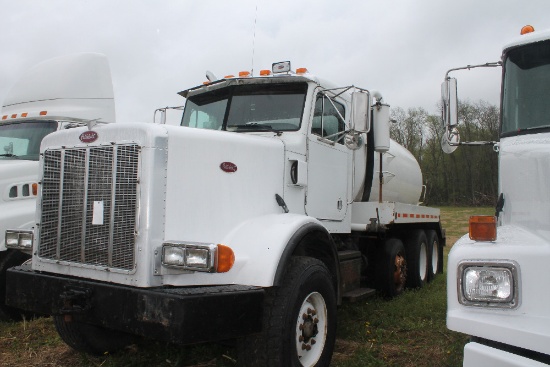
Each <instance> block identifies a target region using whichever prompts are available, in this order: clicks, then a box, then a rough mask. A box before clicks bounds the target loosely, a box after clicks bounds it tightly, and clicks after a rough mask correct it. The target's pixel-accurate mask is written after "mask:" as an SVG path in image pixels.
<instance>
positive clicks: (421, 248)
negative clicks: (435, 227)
mask: <svg viewBox="0 0 550 367" xmlns="http://www.w3.org/2000/svg"><path fill="white" fill-rule="evenodd" d="M407 263H408V269H409V274H408V279H407V286H408V287H410V288H422V287H423V286H424V285H425V284H426V283H427V282H428V272H429V265H430V252H429V251H428V240H427V239H426V233H425V232H424V231H423V230H421V229H418V230H415V231H412V232H410V234H409V237H408V238H407Z"/></svg>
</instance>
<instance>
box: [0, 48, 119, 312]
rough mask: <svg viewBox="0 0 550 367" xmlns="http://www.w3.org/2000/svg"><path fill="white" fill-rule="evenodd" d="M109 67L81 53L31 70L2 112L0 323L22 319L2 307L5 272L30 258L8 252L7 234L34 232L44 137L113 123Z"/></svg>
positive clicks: (103, 60)
mask: <svg viewBox="0 0 550 367" xmlns="http://www.w3.org/2000/svg"><path fill="white" fill-rule="evenodd" d="M112 88H113V87H112V82H111V80H110V71H109V64H108V61H107V59H106V57H105V56H104V55H99V54H78V55H68V56H63V57H60V58H55V59H53V60H48V61H45V62H43V63H40V64H39V65H36V66H35V67H33V68H32V69H30V70H29V71H28V72H27V73H26V74H25V75H24V76H23V77H22V78H21V79H20V80H19V81H18V82H17V83H16V84H15V85H14V86H13V87H12V89H11V90H10V92H9V94H8V95H7V96H6V98H5V99H4V101H3V103H2V110H1V112H0V195H1V197H0V233H2V236H0V320H8V319H17V318H19V317H20V316H21V313H20V312H19V310H15V309H13V308H11V307H8V306H6V305H5V304H4V298H5V285H6V282H5V277H6V270H7V269H8V268H10V267H12V266H16V265H20V264H22V263H23V262H24V261H25V260H27V259H29V258H30V251H29V250H28V249H27V250H23V251H20V250H14V249H8V248H7V247H6V244H5V241H4V239H5V236H4V234H5V232H6V229H29V230H30V229H32V228H33V227H34V223H35V222H36V220H35V211H36V197H37V195H38V157H39V153H40V143H41V142H42V138H44V136H46V135H47V134H49V133H51V132H54V131H56V130H63V129H68V128H72V127H75V126H83V125H85V124H86V123H87V121H89V120H91V119H94V120H95V119H97V120H101V121H106V122H114V121H115V110H114V98H113V90H112Z"/></svg>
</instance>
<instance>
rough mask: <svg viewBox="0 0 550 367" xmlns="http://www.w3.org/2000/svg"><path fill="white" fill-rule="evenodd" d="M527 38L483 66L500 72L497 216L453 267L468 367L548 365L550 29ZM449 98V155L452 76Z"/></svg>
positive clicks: (481, 225) (461, 247)
mask: <svg viewBox="0 0 550 367" xmlns="http://www.w3.org/2000/svg"><path fill="white" fill-rule="evenodd" d="M521 34H522V35H521V36H520V37H519V38H517V39H514V40H513V41H511V42H510V43H509V44H507V45H506V46H505V47H504V50H503V53H502V59H501V61H499V62H495V63H488V64H483V65H477V66H502V69H503V73H502V92H501V123H500V142H498V143H494V142H492V144H494V146H495V150H496V151H497V152H498V154H499V198H498V201H497V207H496V215H495V216H485V217H484V216H473V217H471V218H470V231H469V234H468V235H465V236H464V237H462V238H460V239H459V240H458V241H457V242H456V243H455V244H454V245H453V247H452V248H451V251H450V253H449V258H448V263H447V276H448V278H447V304H448V309H447V326H448V328H449V329H451V330H454V331H458V332H461V333H465V334H467V335H470V336H471V341H470V342H469V343H467V344H466V346H465V347H464V366H467V367H482V366H483V367H484V366H503V367H519V366H532V367H535V366H547V365H548V364H550V312H549V310H548V305H549V304H550V293H549V292H548V291H547V289H546V288H547V286H548V282H550V273H548V272H547V271H546V269H547V267H548V260H549V259H550V231H549V229H550V228H549V223H550V192H549V190H548V181H549V179H550V120H549V116H550V103H549V100H550V87H549V86H550V31H543V32H535V31H534V29H533V28H532V27H531V26H526V27H524V28H523V29H522V32H521ZM474 67H476V66H474ZM466 68H472V67H471V66H468V67H466ZM459 69H465V68H457V69H451V70H459ZM442 91H443V93H442V94H443V102H444V105H445V108H444V122H445V128H446V134H445V136H444V138H443V140H442V146H443V148H444V150H445V151H447V152H452V151H453V150H454V149H455V148H456V147H457V145H459V144H461V143H460V138H459V135H458V131H457V128H456V125H457V114H456V108H457V97H456V79H454V78H449V77H448V73H447V75H446V77H445V81H444V83H443V88H442ZM479 143H483V142H478V143H475V142H473V143H472V144H479ZM487 143H489V144H491V142H487Z"/></svg>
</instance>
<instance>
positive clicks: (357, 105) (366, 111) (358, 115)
mask: <svg viewBox="0 0 550 367" xmlns="http://www.w3.org/2000/svg"><path fill="white" fill-rule="evenodd" d="M370 109H371V96H370V93H369V92H367V91H361V92H353V93H352V94H351V118H352V120H351V122H352V128H353V129H354V130H355V131H360V132H369V131H370Z"/></svg>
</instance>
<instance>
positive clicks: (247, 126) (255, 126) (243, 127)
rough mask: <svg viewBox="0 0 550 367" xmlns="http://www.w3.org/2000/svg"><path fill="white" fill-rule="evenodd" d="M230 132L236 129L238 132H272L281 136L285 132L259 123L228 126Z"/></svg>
mask: <svg viewBox="0 0 550 367" xmlns="http://www.w3.org/2000/svg"><path fill="white" fill-rule="evenodd" d="M227 128H228V130H229V129H231V128H236V129H237V130H241V131H243V130H249V131H258V130H259V131H271V132H274V133H276V134H277V135H281V134H282V133H283V132H282V131H280V130H276V129H274V128H272V127H271V125H262V124H257V123H248V124H244V125H229V126H227Z"/></svg>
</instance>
